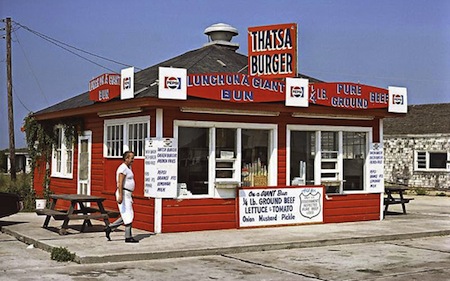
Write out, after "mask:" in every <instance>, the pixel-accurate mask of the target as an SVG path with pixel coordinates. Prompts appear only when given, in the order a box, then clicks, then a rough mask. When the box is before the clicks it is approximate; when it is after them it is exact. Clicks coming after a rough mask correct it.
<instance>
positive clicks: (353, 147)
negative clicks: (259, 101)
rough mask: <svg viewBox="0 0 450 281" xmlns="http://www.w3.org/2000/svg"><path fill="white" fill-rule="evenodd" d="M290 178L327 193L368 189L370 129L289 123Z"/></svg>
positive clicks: (295, 183)
mask: <svg viewBox="0 0 450 281" xmlns="http://www.w3.org/2000/svg"><path fill="white" fill-rule="evenodd" d="M287 139H288V148H287V151H288V154H287V160H288V161H287V162H288V169H287V171H288V172H289V174H288V175H287V181H288V182H289V183H290V184H292V185H307V184H323V185H325V187H326V191H327V193H343V192H351V191H363V190H365V182H366V174H367V171H366V170H367V164H366V161H367V154H368V147H369V145H368V144H369V140H370V139H371V128H365V127H361V128H358V127H330V126H303V125H302V126H297V125H289V126H288V136H287Z"/></svg>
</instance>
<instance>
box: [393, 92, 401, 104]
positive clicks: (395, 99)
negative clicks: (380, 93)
mask: <svg viewBox="0 0 450 281" xmlns="http://www.w3.org/2000/svg"><path fill="white" fill-rule="evenodd" d="M392 103H393V104H398V105H402V104H403V96H402V95H396V94H394V95H392Z"/></svg>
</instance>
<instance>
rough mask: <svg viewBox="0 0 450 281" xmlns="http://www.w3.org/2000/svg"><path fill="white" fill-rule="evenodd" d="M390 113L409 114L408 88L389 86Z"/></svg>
mask: <svg viewBox="0 0 450 281" xmlns="http://www.w3.org/2000/svg"><path fill="white" fill-rule="evenodd" d="M388 89H389V105H388V112H393V113H407V112H408V96H407V91H406V88H404V87H393V86H389V88H388Z"/></svg>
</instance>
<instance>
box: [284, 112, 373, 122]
mask: <svg viewBox="0 0 450 281" xmlns="http://www.w3.org/2000/svg"><path fill="white" fill-rule="evenodd" d="M292 117H299V118H318V119H345V120H373V119H374V118H375V117H374V116H368V115H364V116H358V115H331V114H314V113H295V112H294V113H292Z"/></svg>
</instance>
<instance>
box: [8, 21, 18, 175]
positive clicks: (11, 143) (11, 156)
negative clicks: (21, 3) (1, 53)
mask: <svg viewBox="0 0 450 281" xmlns="http://www.w3.org/2000/svg"><path fill="white" fill-rule="evenodd" d="M6 80H7V82H6V84H7V88H8V89H7V90H8V123H9V160H10V163H11V169H10V174H11V180H12V181H16V148H15V140H14V112H13V96H12V63H11V18H6Z"/></svg>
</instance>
